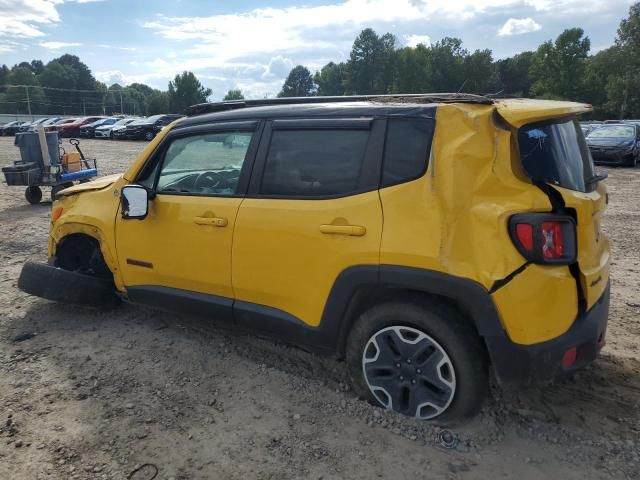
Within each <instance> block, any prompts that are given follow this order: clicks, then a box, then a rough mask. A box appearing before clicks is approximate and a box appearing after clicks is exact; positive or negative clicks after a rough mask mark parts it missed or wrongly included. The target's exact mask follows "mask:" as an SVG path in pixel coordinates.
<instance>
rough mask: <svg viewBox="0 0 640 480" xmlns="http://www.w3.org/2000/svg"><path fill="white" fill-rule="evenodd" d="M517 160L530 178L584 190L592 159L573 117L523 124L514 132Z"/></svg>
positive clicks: (591, 171)
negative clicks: (561, 120)
mask: <svg viewBox="0 0 640 480" xmlns="http://www.w3.org/2000/svg"><path fill="white" fill-rule="evenodd" d="M518 144H519V146H520V159H521V160H522V166H523V167H524V169H525V171H526V172H527V174H528V175H529V177H531V179H532V180H533V181H536V182H544V183H551V184H553V185H558V186H560V187H564V188H568V189H570V190H577V191H580V192H586V191H588V190H590V189H591V187H592V185H590V179H591V178H593V176H594V169H593V160H592V159H591V154H590V153H589V148H588V147H587V143H586V142H585V140H584V135H583V134H582V130H580V125H579V124H578V122H577V121H576V120H570V121H568V122H562V123H546V124H545V123H537V124H530V125H525V126H524V127H522V128H521V129H520V130H519V131H518Z"/></svg>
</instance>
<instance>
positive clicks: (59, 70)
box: [32, 60, 78, 114]
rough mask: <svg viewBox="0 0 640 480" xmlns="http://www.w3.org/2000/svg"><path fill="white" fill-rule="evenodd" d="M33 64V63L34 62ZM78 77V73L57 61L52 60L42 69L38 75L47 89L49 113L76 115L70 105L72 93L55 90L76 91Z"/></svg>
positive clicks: (45, 92) (41, 83)
mask: <svg viewBox="0 0 640 480" xmlns="http://www.w3.org/2000/svg"><path fill="white" fill-rule="evenodd" d="M32 63H33V62H32ZM77 78H78V75H77V73H76V71H75V70H74V69H73V68H71V67H69V66H68V65H62V64H61V63H60V62H59V61H57V60H52V61H50V62H49V63H47V65H46V66H45V67H44V68H43V69H42V72H41V73H40V75H38V81H39V82H40V85H42V86H43V87H47V89H45V91H44V94H45V96H46V97H47V102H48V103H49V106H48V109H47V111H48V113H51V114H53V113H63V114H65V113H67V112H69V113H75V110H74V109H73V107H72V106H71V105H68V103H69V102H68V99H69V97H70V92H69V91H65V90H54V89H74V88H76V84H77Z"/></svg>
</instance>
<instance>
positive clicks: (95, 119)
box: [0, 114, 184, 140]
mask: <svg viewBox="0 0 640 480" xmlns="http://www.w3.org/2000/svg"><path fill="white" fill-rule="evenodd" d="M183 116H184V115H179V114H161V115H153V116H151V117H147V118H138V117H125V116H124V115H115V116H111V117H106V116H101V115H96V116H89V117H73V118H61V117H43V118H39V119H37V120H34V121H32V122H24V121H13V122H9V123H7V124H6V125H4V126H2V127H0V135H15V134H16V133H20V132H29V131H35V130H36V128H37V127H38V126H39V125H42V126H44V128H45V130H46V131H57V132H58V134H59V135H60V136H61V137H84V138H108V139H114V138H116V139H121V140H152V139H153V138H154V137H155V136H156V134H157V133H158V132H159V131H160V130H162V128H164V127H165V126H166V125H168V124H170V123H171V122H173V121H174V120H177V119H178V118H182V117H183Z"/></svg>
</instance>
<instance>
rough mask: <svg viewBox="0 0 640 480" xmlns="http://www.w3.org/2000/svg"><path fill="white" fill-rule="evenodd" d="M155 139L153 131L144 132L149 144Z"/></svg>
mask: <svg viewBox="0 0 640 480" xmlns="http://www.w3.org/2000/svg"><path fill="white" fill-rule="evenodd" d="M153 137H155V135H154V134H153V132H151V131H146V132H144V139H145V140H146V141H148V142H150V141H151V140H153Z"/></svg>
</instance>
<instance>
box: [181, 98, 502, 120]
mask: <svg viewBox="0 0 640 480" xmlns="http://www.w3.org/2000/svg"><path fill="white" fill-rule="evenodd" d="M345 102H380V103H386V102H388V103H392V102H397V103H477V104H483V105H490V104H492V103H493V100H492V99H491V97H489V96H487V95H474V94H471V93H410V94H393V95H346V96H339V97H283V98H264V99H258V100H230V101H226V102H213V103H199V104H197V105H192V106H190V107H187V108H186V109H185V113H186V114H187V115H188V116H192V115H201V114H203V113H215V112H224V111H226V110H236V109H239V108H249V107H266V106H272V105H301V104H309V103H345Z"/></svg>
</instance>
